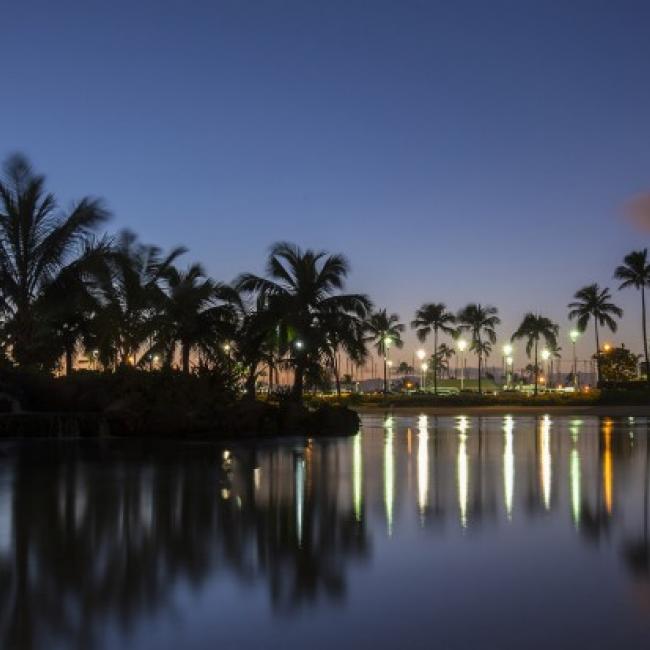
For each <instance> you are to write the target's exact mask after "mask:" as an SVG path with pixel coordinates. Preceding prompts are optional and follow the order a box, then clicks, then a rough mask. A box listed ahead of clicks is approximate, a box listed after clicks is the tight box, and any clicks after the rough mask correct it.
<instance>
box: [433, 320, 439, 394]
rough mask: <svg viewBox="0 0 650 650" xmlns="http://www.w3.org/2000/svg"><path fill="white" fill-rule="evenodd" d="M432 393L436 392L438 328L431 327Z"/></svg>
mask: <svg viewBox="0 0 650 650" xmlns="http://www.w3.org/2000/svg"><path fill="white" fill-rule="evenodd" d="M433 394H434V395H437V394H438V328H437V327H434V329H433Z"/></svg>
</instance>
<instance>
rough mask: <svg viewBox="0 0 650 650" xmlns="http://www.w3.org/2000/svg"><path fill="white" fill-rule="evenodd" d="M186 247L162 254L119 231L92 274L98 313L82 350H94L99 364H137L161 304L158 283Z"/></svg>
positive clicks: (154, 324)
mask: <svg viewBox="0 0 650 650" xmlns="http://www.w3.org/2000/svg"><path fill="white" fill-rule="evenodd" d="M183 253H185V249H184V248H182V247H177V248H174V249H172V251H171V252H170V253H168V254H167V255H166V256H163V254H162V251H161V250H160V248H158V247H157V246H150V245H145V244H141V243H139V242H138V241H137V238H136V236H135V235H134V234H133V233H132V232H129V231H123V232H122V233H120V236H119V238H118V241H117V244H116V246H115V248H114V250H113V252H112V254H111V255H110V256H109V258H108V260H107V263H106V265H105V266H104V268H103V269H102V270H101V271H98V272H97V273H96V284H97V287H96V291H95V294H96V296H97V301H98V305H99V306H98V309H97V311H96V313H95V316H94V318H93V322H92V328H91V329H92V331H91V336H90V337H89V338H88V341H87V346H88V347H94V348H96V349H98V350H99V355H100V358H101V361H102V364H103V365H105V366H106V365H110V364H112V363H123V364H124V363H129V362H133V363H136V362H137V359H136V355H137V354H138V352H139V351H140V350H141V349H142V348H143V346H145V345H147V342H149V346H148V347H151V343H152V341H153V338H154V335H155V334H156V326H157V325H160V322H159V316H160V314H161V313H162V310H163V308H164V304H165V293H164V291H163V286H162V285H163V280H164V278H165V277H166V274H167V273H168V271H169V269H170V268H171V266H172V264H173V262H174V261H175V260H176V258H177V257H179V256H180V255H182V254H183Z"/></svg>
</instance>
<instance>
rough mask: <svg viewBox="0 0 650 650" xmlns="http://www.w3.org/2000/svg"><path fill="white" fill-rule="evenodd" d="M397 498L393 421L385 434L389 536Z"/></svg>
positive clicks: (385, 478)
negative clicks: (394, 502) (394, 501)
mask: <svg viewBox="0 0 650 650" xmlns="http://www.w3.org/2000/svg"><path fill="white" fill-rule="evenodd" d="M394 498H395V457H394V450H393V420H392V419H388V420H387V421H386V433H385V434H384V508H385V511H386V528H387V530H388V536H389V537H390V536H391V535H392V534H393V500H394Z"/></svg>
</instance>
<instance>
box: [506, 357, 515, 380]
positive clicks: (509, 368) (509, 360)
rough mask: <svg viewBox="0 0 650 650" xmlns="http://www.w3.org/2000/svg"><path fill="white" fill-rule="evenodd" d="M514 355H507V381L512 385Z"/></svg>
mask: <svg viewBox="0 0 650 650" xmlns="http://www.w3.org/2000/svg"><path fill="white" fill-rule="evenodd" d="M513 361H514V360H513V358H512V357H506V381H507V384H506V385H507V386H508V387H509V386H510V381H511V378H512V362H513Z"/></svg>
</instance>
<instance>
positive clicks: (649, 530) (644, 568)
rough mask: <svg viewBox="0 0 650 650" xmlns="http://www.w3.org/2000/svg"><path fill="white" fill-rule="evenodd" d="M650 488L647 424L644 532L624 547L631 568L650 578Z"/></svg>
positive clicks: (648, 433) (647, 427)
mask: <svg viewBox="0 0 650 650" xmlns="http://www.w3.org/2000/svg"><path fill="white" fill-rule="evenodd" d="M649 490H650V425H647V424H646V435H645V472H644V474H643V533H642V535H641V538H639V539H636V540H633V541H629V542H627V543H626V544H625V547H624V551H623V553H624V556H625V559H626V561H627V565H628V567H629V568H630V570H631V571H632V572H633V573H635V574H637V575H639V576H643V577H645V578H646V579H650V526H649V525H648V517H649V516H650V513H649V508H648V506H649V503H648V500H649V495H648V491H649Z"/></svg>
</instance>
